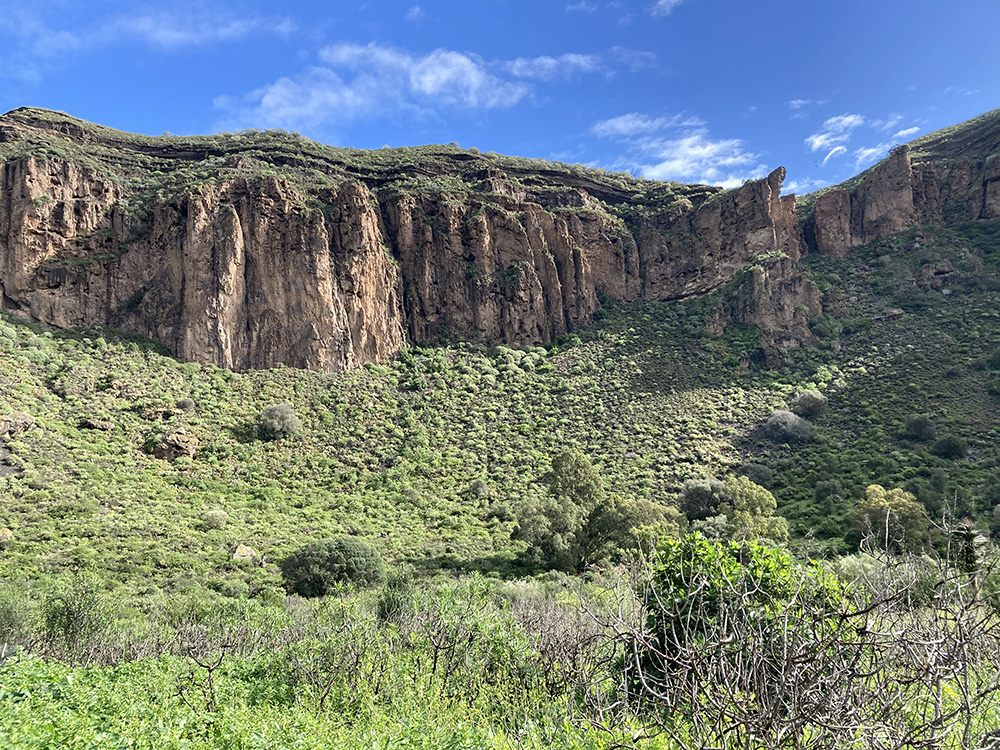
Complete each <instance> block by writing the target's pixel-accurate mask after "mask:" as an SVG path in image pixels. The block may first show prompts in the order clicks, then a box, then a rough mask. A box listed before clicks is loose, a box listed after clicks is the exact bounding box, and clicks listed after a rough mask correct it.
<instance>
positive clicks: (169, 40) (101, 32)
mask: <svg viewBox="0 0 1000 750" xmlns="http://www.w3.org/2000/svg"><path fill="white" fill-rule="evenodd" d="M294 30H295V24H294V23H293V22H292V21H291V20H290V19H288V18H279V19H275V18H265V17H261V16H251V17H242V16H234V15H232V14H229V13H227V12H220V11H218V10H216V9H206V8H201V7H186V8H181V9H178V8H172V9H161V10H155V11H147V12H143V13H133V14H130V15H124V16H119V17H117V18H114V19H111V20H110V21H109V22H108V24H107V25H106V26H104V27H103V28H99V29H98V30H97V38H98V40H100V39H102V38H107V39H108V40H109V41H111V40H114V39H119V40H122V39H124V40H128V39H131V40H135V41H139V42H144V43H147V44H150V45H152V46H154V47H159V48H161V49H167V50H174V49H179V48H182V47H196V46H202V45H206V44H216V43H225V42H235V41H239V40H241V39H245V38H247V37H249V36H252V35H256V34H267V35H282V36H284V35H287V34H290V33H292V32H293V31H294Z"/></svg>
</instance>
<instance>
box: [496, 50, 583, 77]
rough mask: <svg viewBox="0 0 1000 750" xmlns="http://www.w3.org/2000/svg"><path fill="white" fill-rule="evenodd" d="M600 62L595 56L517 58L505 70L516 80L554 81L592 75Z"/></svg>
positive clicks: (567, 55)
mask: <svg viewBox="0 0 1000 750" xmlns="http://www.w3.org/2000/svg"><path fill="white" fill-rule="evenodd" d="M600 67H601V60H600V58H599V57H597V56H596V55H580V54H573V53H568V54H565V55H560V56H559V57H550V56H548V55H543V56H542V57H531V58H525V57H519V58H517V59H516V60H512V61H511V62H509V63H507V69H508V70H509V71H510V72H511V73H512V74H513V75H515V76H517V77H518V78H532V79H535V80H539V81H554V80H556V79H557V78H565V77H569V76H571V75H573V74H574V73H592V72H595V71H597V70H599V69H600Z"/></svg>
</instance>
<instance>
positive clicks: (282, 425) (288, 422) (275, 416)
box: [257, 404, 302, 440]
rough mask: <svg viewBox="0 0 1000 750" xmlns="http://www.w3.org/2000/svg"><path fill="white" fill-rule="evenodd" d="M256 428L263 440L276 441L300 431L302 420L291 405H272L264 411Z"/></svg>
mask: <svg viewBox="0 0 1000 750" xmlns="http://www.w3.org/2000/svg"><path fill="white" fill-rule="evenodd" d="M257 426H258V429H259V431H260V434H261V436H262V437H263V438H264V439H266V440H278V439H280V438H285V437H288V436H290V435H294V434H295V433H296V432H298V431H299V430H301V429H302V420H300V419H299V417H298V415H297V414H296V413H295V409H293V408H292V405H291V404H272V405H271V406H269V407H267V408H266V409H264V412H263V413H262V414H261V415H260V420H259V421H258V423H257Z"/></svg>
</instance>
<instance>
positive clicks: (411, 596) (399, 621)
mask: <svg viewBox="0 0 1000 750" xmlns="http://www.w3.org/2000/svg"><path fill="white" fill-rule="evenodd" d="M416 595H417V586H416V584H415V583H414V581H413V574H412V573H411V572H410V571H408V570H394V571H392V572H391V573H389V575H388V576H386V579H385V583H384V584H382V591H381V592H380V593H379V597H378V601H376V602H375V613H376V615H377V616H378V619H379V620H380V621H381V622H391V623H394V624H396V625H399V626H405V625H407V624H408V623H409V621H410V620H411V619H412V617H413V615H414V612H416V606H415V605H416Z"/></svg>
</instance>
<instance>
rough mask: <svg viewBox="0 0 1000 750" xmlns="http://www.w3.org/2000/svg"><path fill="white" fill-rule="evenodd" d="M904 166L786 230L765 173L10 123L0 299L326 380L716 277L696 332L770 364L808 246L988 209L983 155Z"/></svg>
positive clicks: (60, 318) (897, 156)
mask: <svg viewBox="0 0 1000 750" xmlns="http://www.w3.org/2000/svg"><path fill="white" fill-rule="evenodd" d="M933 147H935V146H934V144H931V145H930V147H928V148H929V149H930V150H929V151H928V153H931V151H933ZM921 153H922V152H921ZM916 154H917V152H916V151H914V152H913V153H911V152H910V151H907V150H902V149H901V150H899V151H897V152H896V153H894V154H893V155H892V156H891V157H890V158H889V159H887V160H886V161H884V162H883V163H881V164H880V165H879V166H878V167H876V168H875V169H874V170H872V171H871V172H870V173H869V174H868V175H866V176H865V178H864V179H863V180H861V181H860V182H859V183H858V184H857V185H855V186H853V187H851V188H848V187H840V188H837V189H834V190H831V191H828V192H827V193H825V194H824V195H821V196H819V197H818V199H817V200H816V201H815V205H814V207H813V209H812V210H811V212H810V213H809V215H808V218H807V219H806V221H805V231H804V233H803V232H802V231H800V228H799V217H798V215H797V213H796V201H795V197H794V196H781V194H780V191H781V185H782V182H783V180H784V178H785V170H784V169H781V168H779V169H777V170H775V171H774V172H773V173H772V174H771V175H769V176H768V177H767V178H765V179H762V180H756V181H753V182H749V183H747V184H745V185H744V186H743V187H741V188H739V189H736V190H731V191H720V190H719V189H717V188H711V187H706V186H688V185H680V184H676V183H656V182H647V181H642V180H635V179H633V178H631V177H629V176H627V175H620V174H619V175H614V174H607V173H604V172H602V171H600V170H586V169H584V168H580V167H570V166H568V165H557V164H551V163H548V162H538V161H535V162H532V161H530V160H517V159H512V158H510V157H500V156H498V155H492V154H485V155H484V154H479V153H478V152H475V151H465V150H462V149H459V148H457V147H425V148H422V149H395V150H388V151H379V152H361V151H352V150H349V149H333V148H330V147H325V146H322V145H320V144H315V143H313V142H311V141H308V140H306V139H302V138H301V137H297V136H295V135H294V134H287V133H273V132H270V131H268V132H265V133H259V132H256V131H253V132H245V133H240V134H228V135H223V136H208V137H194V138H175V137H159V138H151V137H144V136H135V135H131V134H126V133H119V132H118V131H114V130H110V129H107V128H102V127H100V126H96V125H91V124H89V123H85V122H82V121H79V120H75V119H73V118H71V117H68V116H66V115H61V114H59V113H52V112H47V111H45V110H33V109H22V110H15V111H14V112H11V113H8V114H7V115H4V116H2V117H0V161H2V164H0V290H2V296H0V300H2V305H3V307H4V308H5V309H7V310H10V311H12V312H14V313H15V314H18V315H22V316H25V317H29V318H31V319H33V320H36V321H39V322H42V323H45V324H47V325H51V326H56V327H70V326H82V325H93V324H106V325H111V326H115V327H119V328H122V329H125V330H128V331H132V332H135V333H139V334H142V335H145V336H148V337H150V338H154V339H157V340H159V341H161V342H162V343H163V344H164V345H165V346H167V347H168V348H169V349H170V350H171V351H172V352H173V353H174V354H175V355H177V356H178V357H181V358H183V359H187V360H193V361H201V362H212V363H214V364H217V365H219V366H222V367H227V368H234V369H247V368H263V367H270V366H274V365H277V364H286V365H291V366H295V367H306V368H312V369H320V370H326V371H339V370H344V369H350V368H353V367H358V366H360V365H362V364H364V363H367V362H378V361H381V360H384V359H386V358H389V357H391V356H393V355H394V354H395V353H396V352H397V351H399V349H400V348H401V347H403V346H404V344H405V341H406V340H407V338H409V339H411V340H423V339H442V338H443V339H448V338H462V339H471V340H480V341H484V342H489V343H509V344H517V345H531V344H538V343H545V342H548V341H552V340H553V339H555V338H556V337H558V336H559V335H560V334H562V333H564V332H566V331H570V330H573V329H574V328H576V327H578V326H582V325H586V324H587V323H589V322H590V321H591V320H592V318H593V314H594V312H595V311H596V310H597V309H598V307H599V305H600V302H599V299H600V297H601V296H602V295H607V296H609V297H613V298H616V299H621V300H634V299H638V298H645V299H655V300H667V299H682V298H686V297H691V296H697V295H703V294H706V293H709V292H712V291H714V290H717V289H719V288H720V287H723V286H724V285H728V287H727V288H730V292H729V293H728V295H727V296H726V299H724V300H723V301H722V302H721V303H720V305H719V306H718V308H717V309H716V310H715V312H714V313H713V314H712V315H711V316H710V319H709V321H708V323H709V327H710V329H711V330H712V331H713V332H714V333H720V332H722V331H723V330H724V329H725V326H726V325H728V324H729V323H730V322H732V321H740V322H743V323H748V324H752V325H756V326H758V327H759V328H760V330H761V346H762V349H763V351H764V352H765V353H767V354H768V358H769V360H772V361H773V360H774V359H775V358H776V357H777V356H778V355H780V352H781V351H782V350H784V349H786V348H788V347H793V346H798V345H801V344H804V343H810V342H811V341H812V340H813V338H812V334H811V332H810V331H809V319H810V317H811V316H814V315H816V314H818V313H819V312H820V310H821V306H820V298H819V293H818V291H817V289H816V287H815V285H814V284H812V282H811V281H809V279H808V278H806V276H805V275H804V274H803V273H802V272H801V270H800V268H799V263H798V261H799V259H800V257H801V256H802V254H803V253H804V252H806V248H807V246H811V247H812V248H813V249H815V250H817V251H819V252H825V253H831V254H839V253H844V252H847V251H848V250H849V249H850V247H853V246H856V245H859V244H864V243H866V242H869V241H871V240H872V239H874V238H878V237H881V236H886V234H888V233H891V232H894V231H898V230H899V229H900V228H903V227H904V226H908V225H910V224H912V223H914V222H915V221H926V220H927V219H928V217H931V218H932V219H940V220H945V219H946V218H948V216H949V215H950V213H949V212H951V213H954V212H955V211H956V209H955V206H971V205H972V203H975V200H976V197H977V196H979V202H978V204H976V205H978V206H980V208H978V209H973V208H969V209H968V210H969V212H970V213H969V215H970V216H972V218H990V217H994V216H996V215H998V211H1000V193H998V189H997V187H996V184H997V181H996V178H997V177H998V176H1000V172H997V167H996V163H995V162H989V163H988V164H985V165H984V164H979V165H978V166H977V164H978V162H968V161H966V162H961V161H957V162H955V163H954V164H952V165H951V166H949V167H948V170H949V171H946V172H945V171H941V169H942V168H940V167H939V166H938V164H939V161H935V160H934V159H933V158H931V157H927V158H923V157H921V158H915V157H916ZM977 190H978V191H979V193H976V191H977ZM980 193H981V195H980ZM963 210H965V209H963ZM935 212H936V213H935ZM973 214H974V216H973ZM732 282H735V285H734V284H733V283H732Z"/></svg>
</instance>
